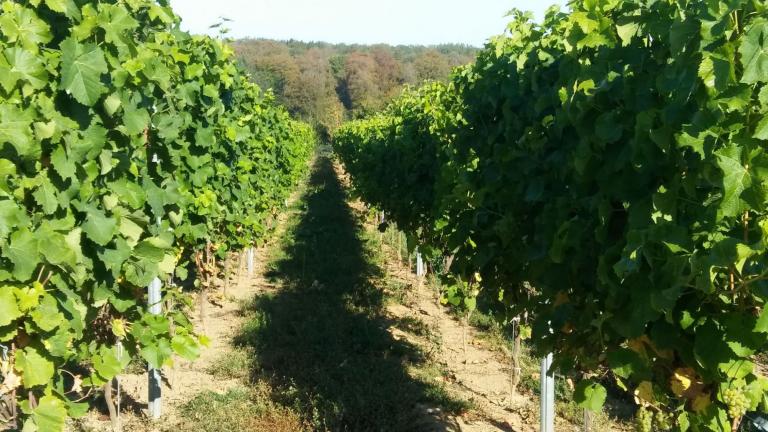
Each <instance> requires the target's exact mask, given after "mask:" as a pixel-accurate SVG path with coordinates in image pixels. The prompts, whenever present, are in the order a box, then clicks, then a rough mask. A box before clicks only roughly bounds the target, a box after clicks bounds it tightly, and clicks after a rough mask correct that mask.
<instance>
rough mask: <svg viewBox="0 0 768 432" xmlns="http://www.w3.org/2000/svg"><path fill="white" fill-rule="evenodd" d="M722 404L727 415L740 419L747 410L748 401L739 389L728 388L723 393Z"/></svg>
mask: <svg viewBox="0 0 768 432" xmlns="http://www.w3.org/2000/svg"><path fill="white" fill-rule="evenodd" d="M723 402H725V404H726V405H727V406H728V415H729V416H730V417H731V418H732V419H740V418H742V417H744V414H746V413H747V411H748V410H749V399H748V398H747V396H746V395H745V394H744V392H743V391H742V390H741V389H737V388H733V387H732V388H729V389H728V390H725V391H724V392H723Z"/></svg>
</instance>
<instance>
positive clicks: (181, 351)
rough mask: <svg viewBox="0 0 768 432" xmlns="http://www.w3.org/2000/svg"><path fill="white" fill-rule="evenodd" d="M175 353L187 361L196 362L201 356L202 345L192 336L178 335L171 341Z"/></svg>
mask: <svg viewBox="0 0 768 432" xmlns="http://www.w3.org/2000/svg"><path fill="white" fill-rule="evenodd" d="M171 347H172V348H173V351H174V352H175V353H176V354H178V355H179V356H181V357H182V358H185V359H187V360H190V361H192V360H196V359H197V358H198V357H199V356H200V344H198V343H197V340H196V339H195V338H194V337H192V336H190V335H186V334H183V335H181V334H180V335H176V336H174V337H173V339H172V340H171Z"/></svg>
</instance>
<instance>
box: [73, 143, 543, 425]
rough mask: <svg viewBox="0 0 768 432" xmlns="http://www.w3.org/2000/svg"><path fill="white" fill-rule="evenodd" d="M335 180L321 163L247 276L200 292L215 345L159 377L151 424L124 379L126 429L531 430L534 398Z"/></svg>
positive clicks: (137, 387) (142, 393)
mask: <svg viewBox="0 0 768 432" xmlns="http://www.w3.org/2000/svg"><path fill="white" fill-rule="evenodd" d="M343 177H344V176H343V174H341V169H340V168H339V167H338V166H336V165H335V164H333V163H332V162H331V159H330V156H328V155H321V156H320V157H319V158H318V159H317V160H316V162H315V165H314V169H313V173H312V176H311V178H310V180H309V182H308V184H307V185H306V186H305V187H304V189H303V191H302V192H301V193H300V195H297V197H296V199H294V200H293V202H292V204H291V206H290V209H289V211H288V212H287V213H286V214H285V215H284V217H283V218H282V219H281V221H280V225H279V228H278V230H277V233H276V234H275V235H274V237H273V241H272V242H271V243H270V244H268V245H267V246H266V247H264V248H261V249H259V250H258V251H257V254H256V257H257V259H256V266H255V271H254V275H253V277H252V278H249V277H247V275H245V272H243V276H242V278H241V281H240V283H237V280H236V279H237V278H236V277H235V276H234V275H233V279H232V280H231V282H230V285H229V291H228V296H227V297H226V298H225V297H223V296H221V295H217V294H213V295H210V299H211V300H212V301H211V302H209V303H208V304H207V305H206V312H207V313H206V320H205V333H206V334H207V335H209V336H210V337H211V339H212V341H213V342H212V345H211V347H210V348H209V349H206V350H205V351H203V353H202V356H201V358H200V359H199V360H198V361H196V362H193V363H188V362H184V361H179V362H178V363H177V364H176V367H175V368H172V369H170V368H168V369H166V371H165V372H166V376H167V378H168V381H167V382H166V386H165V388H164V393H163V395H164V400H163V402H164V408H165V412H164V415H163V420H162V421H161V422H159V423H157V424H155V425H151V424H149V423H147V422H146V421H145V420H140V418H141V417H142V416H141V415H137V414H140V413H141V409H143V408H145V407H146V376H145V375H143V374H137V375H128V376H123V377H122V384H123V390H124V395H123V409H124V414H123V421H124V430H126V431H145V430H158V431H159V430H163V431H164V430H190V431H192V430H196V431H240V430H242V431H286V432H287V431H296V430H301V429H304V430H323V429H328V430H331V431H335V430H351V431H375V430H388V431H406V430H407V431H411V430H412V431H470V432H484V431H520V432H527V431H535V430H537V428H538V426H537V425H538V412H537V409H538V405H537V404H538V400H537V398H536V396H533V395H531V394H523V395H521V396H518V397H517V398H515V400H511V398H510V390H509V372H510V371H509V364H508V360H507V359H506V358H505V356H503V355H502V354H501V353H500V352H498V351H495V350H492V349H490V348H488V347H487V346H486V345H487V344H485V343H484V342H482V341H481V339H482V338H481V337H480V336H481V334H479V332H478V331H477V330H475V329H472V328H470V329H469V330H468V332H467V337H466V344H465V338H464V327H463V326H462V324H461V322H460V321H459V320H458V319H457V318H456V317H455V316H454V315H451V314H450V313H449V312H448V310H447V309H446V308H443V307H441V306H438V305H437V304H436V302H435V297H434V292H433V291H432V289H431V288H429V287H428V286H426V284H425V283H422V282H420V281H419V280H418V278H416V277H415V276H414V275H413V273H412V272H411V271H409V269H408V267H407V263H405V262H401V261H400V259H399V258H398V254H397V250H396V248H395V247H394V245H395V244H396V242H394V241H391V239H392V238H394V236H393V235H391V234H392V233H391V232H390V233H386V234H383V235H382V234H381V233H379V232H378V231H377V229H376V226H375V225H374V223H373V222H372V220H371V218H369V217H368V216H369V215H368V214H367V212H366V211H365V209H364V208H363V206H362V204H360V203H359V202H357V201H354V200H352V199H350V198H349V196H348V190H347V186H346V182H345V181H343V180H340V179H343ZM196 325H198V326H199V325H200V322H197V323H196ZM137 372H140V371H137ZM510 407H514V409H511V410H508V409H507V408H510ZM125 410H127V411H128V413H127V414H126V413H125ZM131 413H133V414H131ZM108 426H109V423H108V419H107V418H106V417H105V416H102V417H101V418H99V416H97V415H95V414H92V415H91V416H89V418H87V419H86V421H85V422H83V425H82V429H83V430H108V429H109V428H108Z"/></svg>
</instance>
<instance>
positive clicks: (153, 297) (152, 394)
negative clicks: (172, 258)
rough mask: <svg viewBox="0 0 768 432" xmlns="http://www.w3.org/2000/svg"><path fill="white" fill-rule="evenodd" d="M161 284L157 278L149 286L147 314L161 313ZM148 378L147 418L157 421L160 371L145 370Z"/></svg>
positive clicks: (159, 412) (159, 410)
mask: <svg viewBox="0 0 768 432" xmlns="http://www.w3.org/2000/svg"><path fill="white" fill-rule="evenodd" d="M162 287H163V283H162V282H161V281H160V279H159V278H155V279H154V280H153V281H152V283H150V284H149V287H148V289H149V312H150V313H151V314H153V315H160V314H161V313H163V308H162V300H163V296H162V293H161V288H162ZM147 372H148V373H147V375H148V376H149V407H148V411H149V418H151V419H152V420H158V419H159V418H160V415H161V413H162V407H163V405H162V397H161V393H162V387H161V380H160V370H159V369H154V368H152V367H150V368H149V369H148V370H147Z"/></svg>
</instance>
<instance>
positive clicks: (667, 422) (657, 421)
mask: <svg viewBox="0 0 768 432" xmlns="http://www.w3.org/2000/svg"><path fill="white" fill-rule="evenodd" d="M653 425H654V426H656V430H659V431H668V430H670V429H672V426H673V420H672V416H671V415H670V414H668V413H665V412H663V411H659V412H657V413H656V415H655V416H654V417H653Z"/></svg>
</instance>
